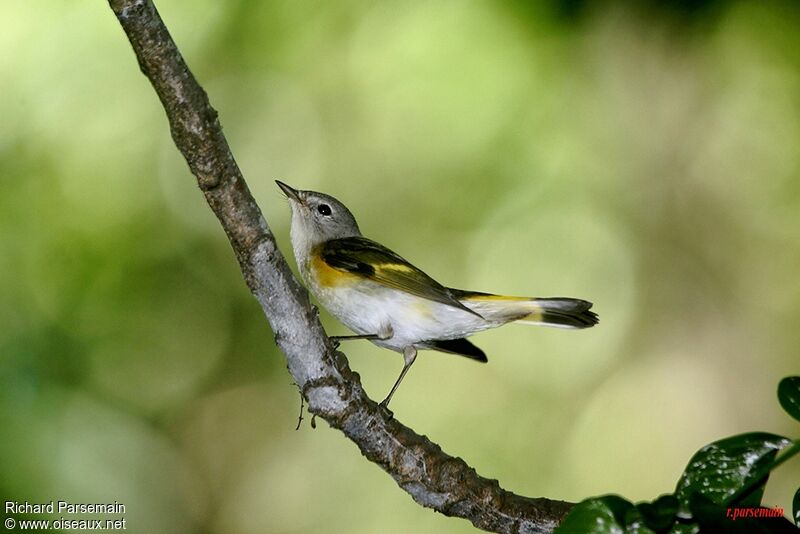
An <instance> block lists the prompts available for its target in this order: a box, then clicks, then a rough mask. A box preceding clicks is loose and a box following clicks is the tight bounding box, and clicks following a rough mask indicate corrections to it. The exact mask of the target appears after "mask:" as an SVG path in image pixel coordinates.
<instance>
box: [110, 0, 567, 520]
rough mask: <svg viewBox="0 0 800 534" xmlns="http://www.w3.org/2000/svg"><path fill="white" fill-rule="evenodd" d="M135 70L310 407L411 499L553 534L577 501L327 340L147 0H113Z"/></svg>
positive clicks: (211, 115) (213, 115)
mask: <svg viewBox="0 0 800 534" xmlns="http://www.w3.org/2000/svg"><path fill="white" fill-rule="evenodd" d="M109 4H110V6H111V8H112V9H113V11H114V13H115V14H116V16H117V19H118V20H119V23H120V24H121V25H122V28H123V30H124V31H125V33H126V34H127V37H128V39H129V40H130V43H131V45H132V47H133V51H134V53H135V54H136V58H137V59H138V61H139V67H140V68H141V70H142V72H143V73H144V75H145V76H147V78H148V79H149V80H150V82H151V83H152V85H153V88H154V89H155V91H156V93H157V94H158V97H159V99H160V100H161V104H162V105H163V107H164V110H165V111H166V114H167V118H168V120H169V125H170V130H171V133H172V138H173V140H174V141H175V144H176V145H177V147H178V149H179V150H180V152H181V153H182V154H183V156H184V157H185V158H186V162H187V163H188V164H189V169H190V170H191V172H192V174H194V176H195V177H196V178H197V183H198V185H199V186H200V189H201V190H202V192H203V194H204V195H205V198H206V200H207V201H208V205H209V206H210V207H211V209H212V210H213V211H214V214H215V215H216V216H217V218H218V219H219V221H220V223H221V224H222V227H223V229H224V230H225V233H226V234H227V236H228V239H229V240H230V243H231V246H232V248H233V251H234V253H235V254H236V259H237V260H238V261H239V266H240V268H241V270H242V274H243V275H244V279H245V282H246V283H247V285H248V287H249V288H250V290H251V291H252V293H253V295H254V296H255V298H256V299H257V300H258V302H259V304H260V305H261V307H262V309H263V310H264V315H266V317H267V320H268V321H269V323H270V325H271V327H272V330H273V332H274V333H275V341H276V343H277V344H278V346H279V347H280V349H281V351H283V353H284V354H285V355H286V361H287V362H288V367H289V372H290V373H291V375H292V377H293V378H294V380H295V382H296V383H297V385H298V386H299V388H300V391H301V393H302V395H303V396H304V397H305V398H306V400H307V401H308V409H309V411H310V412H311V413H313V414H316V415H317V416H319V417H321V418H322V419H324V420H325V421H327V422H328V423H329V424H330V425H331V426H332V427H334V428H337V429H339V430H341V431H342V432H343V433H344V434H345V435H346V436H347V437H348V438H349V439H351V440H352V441H353V442H354V443H355V444H356V445H357V446H358V448H359V449H360V450H361V453H362V454H363V455H364V457H365V458H367V459H368V460H369V461H371V462H374V463H375V464H377V465H378V466H380V467H381V469H383V470H384V471H386V472H387V473H388V474H389V475H391V477H392V478H394V480H395V481H396V482H397V484H398V485H399V486H400V487H401V488H403V489H404V490H405V491H406V492H408V493H409V494H410V495H411V497H412V498H413V499H414V500H415V501H416V502H418V503H419V504H421V505H422V506H426V507H428V508H433V509H434V510H436V511H438V512H441V513H442V514H445V515H448V516H455V517H462V518H465V519H468V520H469V521H471V522H472V523H473V524H474V525H475V526H477V527H479V528H481V529H484V530H488V531H493V532H504V533H512V532H526V533H529V532H550V531H552V530H553V529H554V528H555V526H556V525H557V524H558V523H559V521H560V520H561V519H562V518H563V517H564V516H565V515H566V513H567V512H568V511H569V510H570V508H571V507H572V506H573V505H572V504H571V503H567V502H563V501H558V500H551V499H546V498H529V497H522V496H519V495H515V494H514V493H511V492H509V491H506V490H504V489H502V488H501V487H500V485H499V484H498V482H497V481H496V480H491V479H486V478H483V477H481V476H480V475H478V474H477V473H476V472H475V470H474V469H473V468H471V467H470V466H469V465H467V464H466V462H464V461H463V460H462V459H460V458H455V457H452V456H449V455H448V454H446V453H445V452H443V451H442V450H441V448H440V447H439V446H438V445H436V444H435V443H433V442H431V441H430V440H429V439H428V438H427V437H425V436H421V435H419V434H417V433H415V432H414V431H413V430H411V429H410V428H408V427H406V426H404V425H402V424H401V423H400V422H399V421H397V420H396V419H393V418H391V417H390V416H389V415H388V414H387V413H386V412H385V411H383V410H382V409H380V408H379V407H378V405H377V403H375V402H374V401H372V400H371V399H370V398H368V397H367V395H366V394H365V392H364V390H363V388H362V387H361V382H360V379H359V376H358V375H357V374H356V373H354V372H353V371H351V370H350V368H349V367H348V364H347V360H346V359H345V357H344V355H343V354H342V353H340V352H337V351H336V350H334V348H333V347H332V345H331V343H330V342H329V340H328V337H327V335H326V333H325V331H324V330H323V328H322V325H321V324H320V322H319V320H318V317H317V310H316V309H315V308H314V306H312V304H311V302H310V301H309V298H308V293H307V292H306V291H305V289H304V288H303V287H302V286H301V285H300V284H299V283H298V281H297V280H296V279H295V278H294V276H293V275H292V272H291V271H290V269H289V266H288V265H287V263H286V261H285V259H284V257H283V255H282V254H281V252H280V250H278V248H277V246H276V244H275V239H274V238H273V235H272V233H271V232H270V229H269V226H268V225H267V222H266V221H265V220H264V217H263V216H262V214H261V210H260V209H259V207H258V206H257V205H256V202H255V200H254V199H253V197H252V195H251V194H250V191H249V189H248V187H247V183H246V182H245V180H244V178H243V176H242V174H241V172H240V170H239V167H238V166H237V164H236V161H235V160H234V158H233V155H232V154H231V151H230V148H229V147H228V143H227V140H226V139H225V136H224V135H223V133H222V128H221V126H220V123H219V120H218V117H217V112H216V111H215V110H214V108H212V107H211V105H210V103H209V101H208V96H207V95H206V93H205V91H204V90H203V88H202V87H200V85H199V84H198V83H197V81H196V80H195V78H194V76H193V75H192V73H191V72H190V71H189V68H188V67H187V66H186V63H185V62H184V60H183V57H182V56H181V54H180V52H179V51H178V48H177V46H176V45H175V43H174V42H173V40H172V38H171V37H170V35H169V32H168V31H167V28H166V27H165V25H164V23H163V21H162V20H161V18H160V16H159V14H158V12H157V11H156V8H155V6H154V5H153V3H152V1H151V0H109Z"/></svg>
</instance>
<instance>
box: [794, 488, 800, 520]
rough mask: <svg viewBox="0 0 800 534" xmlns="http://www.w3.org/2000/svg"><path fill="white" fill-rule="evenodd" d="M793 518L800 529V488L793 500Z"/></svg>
mask: <svg viewBox="0 0 800 534" xmlns="http://www.w3.org/2000/svg"><path fill="white" fill-rule="evenodd" d="M792 518H793V519H794V524H795V525H797V528H800V488H797V491H796V492H795V494H794V499H793V500H792Z"/></svg>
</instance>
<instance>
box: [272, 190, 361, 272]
mask: <svg viewBox="0 0 800 534" xmlns="http://www.w3.org/2000/svg"><path fill="white" fill-rule="evenodd" d="M275 183H277V184H278V187H280V188H281V189H282V190H283V192H284V193H285V194H286V198H288V199H289V206H290V207H291V208H292V230H291V237H292V247H293V248H294V251H295V255H298V256H299V255H302V256H305V255H307V253H308V252H309V251H310V250H311V249H312V248H313V247H315V246H316V245H319V244H320V243H323V242H325V241H329V240H331V239H339V238H342V237H353V236H359V235H361V232H360V231H359V229H358V224H357V223H356V220H355V218H354V217H353V214H352V213H350V210H348V209H347V208H346V207H345V205H344V204H342V203H341V202H339V201H338V200H336V199H335V198H333V197H332V196H330V195H326V194H324V193H317V192H316V191H299V190H297V189H294V188H292V187H289V186H288V185H286V184H285V183H283V182H280V181H278V180H275Z"/></svg>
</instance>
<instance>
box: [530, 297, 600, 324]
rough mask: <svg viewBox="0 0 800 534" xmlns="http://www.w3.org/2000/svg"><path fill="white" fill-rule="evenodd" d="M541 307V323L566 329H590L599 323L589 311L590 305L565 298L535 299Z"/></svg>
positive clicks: (595, 316) (589, 303)
mask: <svg viewBox="0 0 800 534" xmlns="http://www.w3.org/2000/svg"><path fill="white" fill-rule="evenodd" d="M536 302H537V304H539V305H540V306H541V307H542V322H543V323H546V324H550V325H553V326H562V327H566V328H590V327H592V326H594V325H596V324H597V323H598V322H600V318H599V317H598V316H597V314H596V313H594V312H593V311H590V308H591V307H592V303H591V302H588V301H586V300H581V299H573V298H567V297H557V298H546V299H536Z"/></svg>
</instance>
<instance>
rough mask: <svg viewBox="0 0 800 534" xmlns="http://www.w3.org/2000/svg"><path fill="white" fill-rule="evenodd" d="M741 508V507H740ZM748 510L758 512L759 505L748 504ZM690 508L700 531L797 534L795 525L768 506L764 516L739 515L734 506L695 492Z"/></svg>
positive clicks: (737, 533) (726, 533)
mask: <svg viewBox="0 0 800 534" xmlns="http://www.w3.org/2000/svg"><path fill="white" fill-rule="evenodd" d="M740 508H741V507H740ZM746 508H747V509H748V511H751V512H758V510H755V509H756V508H762V507H758V506H753V507H750V506H747V507H746ZM689 509H690V510H691V512H692V518H693V520H694V521H695V522H696V523H697V524H698V525H699V526H700V532H724V533H725V534H781V533H783V532H786V533H787V534H792V533H793V534H797V533H796V530H797V529H795V527H794V525H792V523H791V522H789V521H788V520H787V519H786V518H785V517H782V516H779V517H772V516H771V515H770V514H769V512H774V510H770V509H768V508H762V510H763V511H764V512H767V515H766V516H764V517H755V516H753V517H738V518H734V516H733V515H732V514H733V512H734V511H735V509H734V508H729V507H727V506H720V505H718V504H716V503H715V502H713V501H712V500H710V499H709V498H708V497H706V496H704V495H702V494H700V493H695V494H693V495H692V496H691V497H690V498H689Z"/></svg>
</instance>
